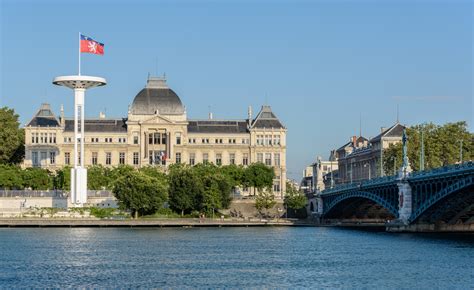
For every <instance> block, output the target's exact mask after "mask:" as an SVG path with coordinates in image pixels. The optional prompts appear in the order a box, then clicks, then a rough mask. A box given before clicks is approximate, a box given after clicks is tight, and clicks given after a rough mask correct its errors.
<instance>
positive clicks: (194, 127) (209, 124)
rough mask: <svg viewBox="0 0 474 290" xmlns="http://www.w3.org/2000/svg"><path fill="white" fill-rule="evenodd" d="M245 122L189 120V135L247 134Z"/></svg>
mask: <svg viewBox="0 0 474 290" xmlns="http://www.w3.org/2000/svg"><path fill="white" fill-rule="evenodd" d="M247 132H248V128H247V121H245V120H236V121H235V120H234V121H233V120H189V121H188V133H247Z"/></svg>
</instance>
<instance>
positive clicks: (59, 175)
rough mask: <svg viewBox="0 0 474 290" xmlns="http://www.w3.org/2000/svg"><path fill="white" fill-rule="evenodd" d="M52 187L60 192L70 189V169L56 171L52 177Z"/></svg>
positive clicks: (64, 168) (66, 167)
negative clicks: (60, 190)
mask: <svg viewBox="0 0 474 290" xmlns="http://www.w3.org/2000/svg"><path fill="white" fill-rule="evenodd" d="M54 187H55V188H57V189H62V190H70V188H71V167H69V166H65V167H63V168H61V169H59V170H57V171H56V175H55V176H54Z"/></svg>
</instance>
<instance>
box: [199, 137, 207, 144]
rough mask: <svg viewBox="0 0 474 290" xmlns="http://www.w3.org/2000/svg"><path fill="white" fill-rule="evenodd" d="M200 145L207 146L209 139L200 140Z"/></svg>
mask: <svg viewBox="0 0 474 290" xmlns="http://www.w3.org/2000/svg"><path fill="white" fill-rule="evenodd" d="M201 143H203V144H209V138H202V140H201Z"/></svg>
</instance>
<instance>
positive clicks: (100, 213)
mask: <svg viewBox="0 0 474 290" xmlns="http://www.w3.org/2000/svg"><path fill="white" fill-rule="evenodd" d="M114 211H115V209H114V208H100V207H91V208H90V214H91V215H92V216H95V217H96V218H101V219H103V218H108V217H111V216H113V213H114Z"/></svg>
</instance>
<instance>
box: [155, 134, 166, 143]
mask: <svg viewBox="0 0 474 290" xmlns="http://www.w3.org/2000/svg"><path fill="white" fill-rule="evenodd" d="M153 144H161V134H160V133H154V134H153ZM163 144H164V143H163Z"/></svg>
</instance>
